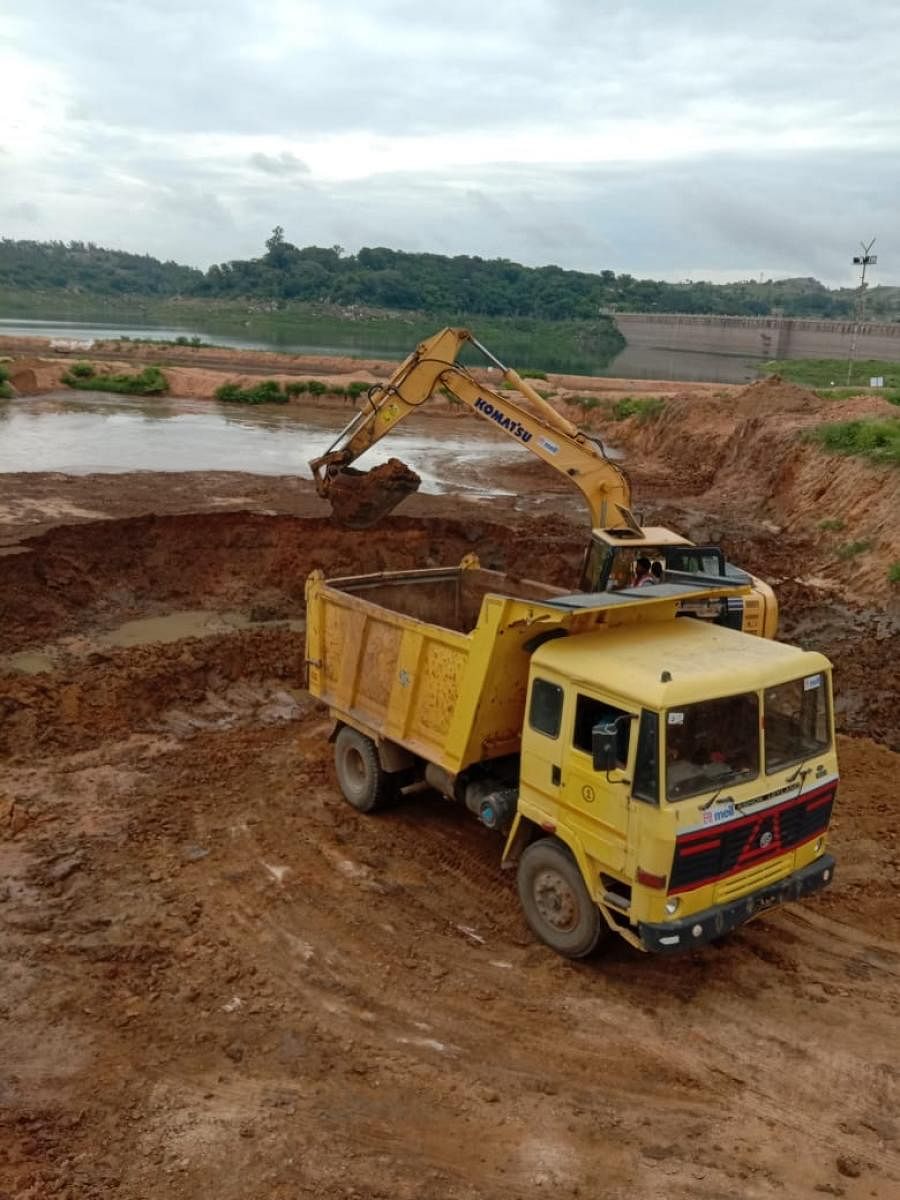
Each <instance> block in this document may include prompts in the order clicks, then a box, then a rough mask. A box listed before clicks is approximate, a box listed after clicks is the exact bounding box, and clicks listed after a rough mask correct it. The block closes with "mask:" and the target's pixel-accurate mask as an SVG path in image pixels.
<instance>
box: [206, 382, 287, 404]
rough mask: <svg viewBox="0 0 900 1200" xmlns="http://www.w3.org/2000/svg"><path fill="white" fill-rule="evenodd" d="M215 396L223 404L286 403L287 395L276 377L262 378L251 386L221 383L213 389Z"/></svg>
mask: <svg viewBox="0 0 900 1200" xmlns="http://www.w3.org/2000/svg"><path fill="white" fill-rule="evenodd" d="M214 394H215V397H216V399H217V400H221V401H222V403H223V404H287V402H288V396H287V394H286V392H283V391H282V390H281V384H280V383H279V382H278V380H277V379H263V380H261V381H260V382H259V383H255V384H253V386H252V387H241V386H240V385H239V384H237V383H223V384H222V386H221V387H217V388H216V390H215V393H214Z"/></svg>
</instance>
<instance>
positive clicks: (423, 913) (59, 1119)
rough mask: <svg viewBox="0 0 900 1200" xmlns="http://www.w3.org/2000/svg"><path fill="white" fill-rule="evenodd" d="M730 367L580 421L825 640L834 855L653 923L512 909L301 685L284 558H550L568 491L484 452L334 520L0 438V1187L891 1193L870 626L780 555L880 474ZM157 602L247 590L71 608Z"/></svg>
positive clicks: (446, 1195)
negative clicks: (486, 485)
mask: <svg viewBox="0 0 900 1200" xmlns="http://www.w3.org/2000/svg"><path fill="white" fill-rule="evenodd" d="M776 386H778V385H776ZM781 386H783V385H781ZM751 391H752V389H748V391H747V392H745V393H743V395H741V394H736V395H735V396H734V397H733V398H732V401H731V402H729V401H726V400H722V399H720V400H717V401H714V400H713V399H711V398H709V397H707V398H705V399H704V398H703V397H701V396H699V395H695V396H694V397H693V399H692V400H689V399H688V398H687V397H684V399H683V400H680V399H679V400H673V401H672V402H671V403H670V405H669V407H668V408H667V410H666V413H665V414H664V415H663V417H662V418H661V419H660V421H659V422H658V423H657V424H655V425H645V426H640V425H639V424H638V423H637V422H636V421H629V422H623V423H622V425H621V432H622V438H621V443H622V445H624V446H625V447H626V448H627V449H628V451H629V468H630V469H631V470H632V474H633V477H634V484H635V492H636V496H637V497H638V499H639V500H640V501H641V502H642V503H643V505H644V510H645V512H644V515H645V519H646V520H647V521H648V522H651V521H652V522H659V523H665V524H669V525H671V526H672V527H674V528H676V529H679V530H680V531H683V532H686V533H688V534H689V535H691V536H694V537H695V538H698V539H699V540H705V539H715V540H718V541H721V542H722V543H723V544H724V546H725V548H726V550H727V551H728V553H729V556H730V557H731V558H732V559H733V561H736V562H739V563H741V564H742V565H744V566H746V567H747V568H749V569H750V570H753V571H754V572H756V573H758V574H760V575H763V576H764V577H766V578H769V579H771V580H773V581H774V582H775V586H776V590H777V591H778V595H779V600H780V602H781V605H782V612H783V626H782V628H783V631H784V634H785V635H786V636H787V637H789V638H792V639H795V640H799V641H801V642H802V643H803V644H807V645H811V646H815V647H817V648H819V649H822V650H824V651H825V653H827V654H828V655H829V656H830V657H831V658H832V660H833V661H834V662H835V664H836V689H837V693H838V697H839V712H838V720H839V725H840V728H841V730H842V736H841V738H840V747H839V751H840V758H841V770H842V784H841V793H840V799H839V805H838V810H837V815H836V819H835V824H834V838H833V848H834V851H835V854H836V856H837V858H838V861H839V868H838V873H837V876H836V879H835V883H834V886H833V887H832V889H831V890H830V891H828V892H827V893H825V894H823V895H822V896H821V897H817V898H815V899H812V900H809V901H807V902H804V903H803V904H801V905H792V906H789V907H788V908H787V909H785V910H783V911H779V912H776V913H774V914H772V915H770V916H768V917H765V918H762V919H760V920H758V921H756V922H755V923H753V924H751V925H749V926H746V927H745V928H744V929H743V930H741V931H740V932H739V933H737V934H735V935H733V936H732V937H730V938H729V939H727V940H725V941H723V942H722V943H720V944H718V945H715V946H711V947H708V948H705V949H703V950H700V951H697V952H695V953H693V954H691V955H689V956H687V957H683V958H677V959H666V960H661V959H653V958H650V957H649V956H641V955H639V954H637V953H636V952H632V951H631V950H630V949H629V948H628V947H626V946H624V944H623V945H621V946H615V947H613V948H612V949H611V950H609V951H606V952H604V954H603V955H602V956H599V957H597V958H595V959H593V960H590V961H587V962H584V963H579V964H571V963H566V962H564V961H562V960H560V959H557V958H555V957H554V956H553V955H552V954H551V953H550V952H549V951H545V950H544V949H543V948H541V947H539V946H537V945H535V944H534V942H533V940H532V939H531V937H530V936H529V934H528V932H527V930H526V928H525V926H524V923H523V921H522V919H521V917H520V915H519V908H518V904H517V901H516V896H515V886H514V882H513V881H511V880H510V879H509V877H508V876H506V875H505V874H503V873H502V872H500V871H499V869H498V855H499V844H498V841H497V840H496V839H495V836H494V835H492V834H491V833H490V832H488V831H487V830H485V829H483V828H482V827H481V826H479V825H478V824H477V823H476V822H475V821H474V820H473V819H472V818H471V817H470V816H469V815H468V814H466V813H464V812H460V811H459V810H457V809H456V808H455V807H452V806H450V805H448V804H445V803H444V802H441V801H438V800H437V799H435V798H433V797H430V796H428V795H424V796H420V797H417V798H415V799H408V800H406V801H404V802H402V803H400V804H398V805H397V806H396V807H394V808H392V809H390V810H388V811H387V812H385V813H383V814H382V815H380V816H378V817H376V818H363V817H360V816H359V815H358V814H356V813H355V812H353V811H352V810H351V809H350V808H349V807H348V806H347V805H346V804H345V803H344V801H343V800H342V799H341V798H340V797H339V795H338V792H337V789H336V786H335V783H334V778H333V773H332V769H331V747H330V746H329V745H328V742H327V735H328V732H329V729H330V726H329V722H328V718H327V713H326V712H324V711H323V710H322V709H321V708H320V707H319V706H318V705H317V704H316V703H315V702H314V701H313V700H312V699H311V698H310V697H309V695H308V694H307V693H306V692H305V691H304V688H303V655H304V647H303V633H302V620H303V616H304V609H303V589H304V581H305V578H306V575H307V574H308V572H309V571H310V570H312V569H314V568H321V569H323V570H324V571H325V572H326V573H327V574H349V573H357V572H365V571H378V570H386V569H396V568H405V567H421V566H432V565H433V566H437V565H443V564H446V563H452V562H456V561H458V560H459V559H460V558H461V557H463V556H464V555H465V554H467V553H470V552H472V551H475V552H476V553H477V554H478V555H479V556H480V558H481V560H482V562H483V563H484V565H486V566H489V567H493V568H498V569H505V570H510V571H514V572H516V573H518V574H519V575H522V576H532V577H535V578H539V579H544V580H547V581H548V582H552V583H557V584H562V585H564V586H565V585H569V584H574V582H575V579H576V578H577V573H578V568H579V564H580V559H581V554H582V550H583V546H584V539H585V534H586V530H585V527H584V524H583V516H582V514H581V512H580V509H579V507H578V502H577V499H576V500H575V501H571V500H570V498H569V496H568V495H565V496H563V495H562V494H561V493H556V492H555V491H553V485H552V484H551V485H550V486H549V487H544V484H543V481H542V477H541V476H540V475H539V474H532V473H531V472H530V471H529V470H528V469H527V468H526V467H525V466H524V465H523V468H522V470H521V471H519V470H516V471H515V472H514V473H512V472H511V473H510V474H509V476H508V477H507V475H506V474H504V476H503V477H502V478H498V479H497V484H498V486H502V487H506V488H509V489H511V490H513V491H514V492H515V493H516V494H515V495H514V496H511V497H503V498H500V497H498V498H494V499H492V500H491V501H490V503H489V504H487V505H486V504H483V503H481V504H479V503H477V502H468V503H466V502H464V501H461V500H459V499H458V498H455V497H448V496H445V497H432V496H421V495H415V496H413V497H411V498H409V499H407V500H406V501H405V502H404V505H403V508H402V510H401V512H400V514H399V515H393V516H391V517H389V518H388V519H386V520H385V521H384V522H383V523H382V524H380V525H378V526H377V527H375V528H373V529H370V530H367V531H366V532H364V533H359V532H353V531H350V530H346V529H343V528H340V527H338V526H336V525H335V524H334V523H333V522H332V521H331V520H330V519H329V517H328V515H327V513H328V510H327V506H326V505H325V504H324V502H322V501H320V500H319V499H318V497H316V496H315V493H314V491H313V489H312V485H311V484H309V483H307V482H304V481H301V480H296V479H277V478H275V479H273V478H265V479H262V478H257V477H253V476H247V475H229V474H225V473H222V474H203V475H196V474H195V475H190V474H187V475H180V476H174V475H166V476H159V475H154V474H152V473H141V474H137V475H133V476H121V475H120V476H87V477H82V478H79V479H74V478H67V477H64V476H47V475H38V474H23V475H17V476H5V477H0V656H5V657H3V658H0V764H2V775H0V864H2V871H0V971H2V972H3V978H4V987H3V989H2V994H0V1016H2V1019H3V1024H2V1029H3V1034H2V1051H0V1197H6V1196H8V1197H10V1198H13V1197H14V1198H15V1200H19V1197H22V1198H23V1200H24V1198H25V1197H28V1198H34V1200H38V1198H40V1200H43V1197H45V1196H46V1197H66V1198H67V1200H83V1198H84V1200H101V1198H102V1200H115V1198H121V1200H157V1198H158V1200H162V1198H163V1197H165V1198H166V1200H169V1198H170V1197H171V1198H176V1200H177V1198H180V1197H184V1198H185V1200H187V1198H190V1200H194V1198H195V1197H200V1196H215V1197H217V1198H218V1200H244V1198H245V1197H247V1196H254V1197H256V1196H259V1197H266V1198H269V1197H271V1198H272V1200H295V1198H297V1197H321V1198H328V1200H330V1198H331V1197H356V1198H357V1200H369V1198H370V1197H383V1198H385V1200H388V1198H390V1200H420V1198H423V1200H495V1198H496V1200H500V1198H501V1197H502V1198H503V1200H520V1198H521V1200H525V1198H528V1200H531V1198H532V1197H536V1196H540V1195H550V1194H553V1195H559V1196H572V1197H579V1196H580V1197H587V1196H591V1197H594V1196H596V1197H601V1196H602V1197H608V1198H609V1200H615V1198H618V1200H625V1198H628V1200H632V1198H635V1200H643V1198H644V1197H656V1196H665V1197H671V1198H673V1200H681V1198H684V1200H687V1198H688V1197H690V1198H691V1200H718V1198H720V1197H731V1196H740V1197H744V1196H746V1197H755V1198H759V1200H768V1198H769V1197H776V1196H791V1197H793V1196H798V1197H801V1196H802V1197H815V1196H818V1195H823V1194H825V1195H834V1196H845V1197H847V1198H848V1200H863V1198H871V1197H874V1198H875V1200H887V1198H888V1197H893V1196H894V1195H896V1194H897V1192H898V1189H900V1144H898V1138H900V1126H898V1123H897V1117H896V1113H897V1111H898V1105H897V1101H898V1095H897V1092H898V1086H897V1085H898V1070H897V1066H896V1062H895V1058H896V1055H895V1054H894V1052H893V1047H894V1045H895V1043H896V1038H897V1016H898V1003H897V995H898V993H897V975H898V970H900V905H898V902H897V884H898V881H900V879H898V876H900V849H898V827H900V818H898V808H897V803H896V777H897V772H898V768H900V753H898V751H900V705H898V696H897V682H896V669H895V664H896V662H897V661H898V657H900V629H898V622H897V619H896V617H895V616H894V615H893V614H892V612H891V611H890V608H889V606H888V601H887V596H886V595H882V594H880V593H876V589H874V587H873V589H872V590H871V593H870V595H869V596H868V597H867V598H866V602H865V603H864V604H863V603H861V602H860V599H859V597H857V598H856V599H855V600H854V599H852V598H850V599H848V597H847V596H846V595H845V594H844V590H845V589H844V585H845V577H844V575H843V571H844V566H843V564H842V563H840V562H839V561H838V562H837V564H836V565H833V566H828V565H827V564H826V566H825V567H823V568H822V574H817V572H818V571H819V569H820V564H822V563H823V562H824V560H825V556H826V555H827V553H828V546H829V545H830V544H831V543H830V542H829V538H831V537H832V536H833V535H827V536H826V535H825V534H823V533H822V532H821V531H820V530H819V529H818V528H817V520H818V519H819V518H820V517H821V516H823V515H831V504H832V503H834V504H835V505H836V506H839V511H840V513H841V514H843V515H846V518H847V522H848V524H847V530H846V531H845V532H842V533H841V534H840V535H839V536H840V537H841V538H842V539H843V538H849V537H851V536H854V533H855V530H856V529H857V528H861V527H862V523H863V522H865V523H868V524H870V525H871V527H872V528H873V529H877V530H879V532H878V534H877V537H878V539H879V540H878V543H877V544H878V545H879V546H881V539H885V540H886V541H887V542H889V538H890V536H891V535H890V529H889V520H888V509H889V505H890V502H891V495H892V493H890V486H891V485H890V481H889V480H888V479H887V478H886V477H883V476H882V475H880V474H879V473H877V472H873V471H872V470H871V469H870V468H867V467H866V466H865V464H861V463H852V462H851V461H850V460H839V461H837V462H835V460H831V459H827V460H826V459H824V458H823V456H821V455H820V454H819V452H818V451H817V450H816V449H815V448H814V447H812V446H809V445H807V444H805V443H802V442H798V441H797V440H796V434H797V433H798V431H802V430H803V428H804V427H805V425H804V422H808V421H809V420H811V419H812V416H811V415H810V414H811V413H813V412H814V413H815V414H816V419H820V416H821V411H822V410H821V409H819V408H818V407H816V408H810V407H807V405H806V401H804V400H803V398H802V397H800V398H798V397H796V396H793V397H791V396H790V395H783V396H782V399H783V400H784V401H785V404H784V407H783V408H782V407H779V405H780V401H779V400H778V398H777V397H775V398H774V399H773V395H772V392H771V390H770V391H767V392H765V393H763V394H759V393H757V395H756V396H755V397H754V396H752V395H750V396H748V393H749V392H751ZM750 401H753V403H754V404H755V405H757V407H753V405H751V404H750ZM729 405H731V406H729ZM763 409H765V410H766V411H765V413H764V412H763V411H762V410H763ZM825 419H831V418H830V415H829V416H826V417H825ZM619 428H620V427H617V429H616V434H617V435H618V433H619ZM738 439H739V440H738ZM676 448H677V452H676ZM686 448H690V458H689V460H687V461H686V460H685V456H686ZM739 449H740V450H741V453H738V450H739ZM742 463H743V464H744V467H743V468H742V467H741V464H742ZM845 467H846V473H843V472H844V471H845ZM851 468H853V470H855V471H856V472H857V474H856V476H855V477H854V475H853V473H852V471H851ZM741 469H743V470H744V472H745V485H744V487H743V488H741V487H738V486H734V487H732V486H731V479H730V476H731V475H732V474H733V473H735V472H738V471H739V470H741ZM854 478H855V484H854ZM823 481H824V487H825V490H824V491H823V492H821V493H820V494H819V496H818V499H816V497H815V489H816V488H817V487H821V486H823ZM536 489H540V490H536ZM772 489H774V491H773V490H772ZM885 497H886V498H885ZM896 511H897V509H896V508H895V510H894V512H895V515H896ZM879 522H883V525H880V524H879ZM882 530H883V532H882ZM879 553H880V551H879ZM897 557H900V554H898V555H897ZM195 609H204V610H208V611H209V612H210V613H224V612H226V611H232V610H239V611H241V612H243V613H245V614H247V616H248V619H249V622H250V623H249V626H248V627H246V628H239V629H238V628H236V629H234V630H233V631H231V632H222V631H221V629H218V628H217V629H216V630H215V631H214V632H211V633H210V634H209V635H208V636H191V637H184V638H181V639H180V640H177V641H174V642H170V643H167V644H163V643H161V642H156V641H154V642H149V643H147V644H138V645H134V646H119V647H114V648H110V646H109V645H108V644H107V643H106V642H105V641H104V637H103V635H104V631H108V630H110V629H112V628H115V627H118V626H120V625H121V624H122V623H123V622H128V621H133V620H135V619H137V618H146V617H161V616H164V615H165V614H172V613H178V612H181V611H184V610H195ZM23 654H24V655H26V656H28V655H33V656H35V657H36V658H46V660H47V664H48V665H49V667H50V669H48V670H45V671H42V672H40V673H38V674H33V675H27V674H23V673H22V672H21V670H16V669H14V668H15V666H16V665H17V663H20V662H21V660H18V659H14V658H11V657H10V656H13V655H23ZM850 734H853V735H855V736H848V735H850Z"/></svg>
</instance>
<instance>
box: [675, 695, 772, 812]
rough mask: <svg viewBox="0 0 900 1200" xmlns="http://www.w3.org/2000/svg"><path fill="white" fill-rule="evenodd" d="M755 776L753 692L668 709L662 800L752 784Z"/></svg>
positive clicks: (756, 742) (756, 728)
mask: <svg viewBox="0 0 900 1200" xmlns="http://www.w3.org/2000/svg"><path fill="white" fill-rule="evenodd" d="M758 774H759V701H758V699H757V696H756V693H755V692H744V693H742V694H741V695H738V696H724V697H722V698H721V699H719V700H704V701H702V702H701V703H699V704H685V705H683V706H681V707H680V708H670V709H669V711H668V712H667V713H666V797H667V799H669V800H683V799H685V798H686V797H687V796H696V795H697V794H698V793H699V792H708V791H716V790H718V789H720V788H723V787H726V786H728V785H729V784H732V783H737V782H741V783H743V782H744V781H745V780H748V779H755V778H756V777H757V775H758Z"/></svg>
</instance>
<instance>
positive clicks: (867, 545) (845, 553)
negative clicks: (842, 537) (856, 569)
mask: <svg viewBox="0 0 900 1200" xmlns="http://www.w3.org/2000/svg"><path fill="white" fill-rule="evenodd" d="M871 549H872V543H871V541H869V540H868V538H864V539H863V540H862V541H859V542H847V544H846V545H844V546H841V547H840V548H839V549H838V552H837V556H838V558H840V559H843V560H845V561H846V560H847V559H848V558H856V556H857V554H865V552H866V551H867V550H871Z"/></svg>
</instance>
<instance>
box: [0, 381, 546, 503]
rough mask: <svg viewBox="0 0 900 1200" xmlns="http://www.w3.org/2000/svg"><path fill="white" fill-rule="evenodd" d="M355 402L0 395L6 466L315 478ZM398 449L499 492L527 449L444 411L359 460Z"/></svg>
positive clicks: (423, 464) (440, 479)
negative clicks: (263, 404) (341, 408)
mask: <svg viewBox="0 0 900 1200" xmlns="http://www.w3.org/2000/svg"><path fill="white" fill-rule="evenodd" d="M352 412H353V410H352V409H351V408H349V407H348V409H347V412H346V414H344V413H341V412H337V413H325V412H321V413H318V412H314V411H307V412H304V411H302V410H300V409H298V408H297V407H294V406H291V407H288V408H285V409H268V410H267V411H265V412H260V411H259V410H255V409H241V410H239V411H233V410H230V409H229V410H226V409H225V408H224V407H223V406H219V405H217V404H215V403H214V402H211V401H203V400H179V399H171V398H167V399H162V400H148V399H145V398H141V397H110V396H108V395H104V394H103V393H100V392H78V393H72V392H70V391H64V392H50V393H48V394H47V395H44V396H36V397H33V398H31V399H18V400H10V401H6V402H2V403H0V472H6V471H60V472H64V473H66V474H69V475H86V474H90V473H93V472H101V473H109V474H115V473H118V472H124V471H141V470H144V471H248V472H250V473H252V474H255V475H297V476H300V477H301V478H304V479H310V478H311V477H312V476H311V474H310V471H309V467H308V466H307V463H308V461H309V460H310V459H311V458H315V457H317V456H318V455H320V454H322V453H323V452H324V451H325V450H327V449H328V448H329V446H331V444H332V443H333V442H334V440H335V438H336V437H337V435H338V432H339V431H340V429H341V427H342V426H343V425H344V424H345V423H346V421H347V420H349V418H350V416H351V415H352ZM412 421H413V422H415V418H412ZM464 426H465V428H463V427H464ZM390 457H397V458H402V459H403V460H404V462H406V463H408V464H409V466H410V467H412V469H413V470H414V471H416V472H417V473H418V474H419V475H420V476H421V478H422V488H421V490H422V491H424V492H432V493H439V492H443V491H446V490H448V489H452V490H453V491H454V492H458V491H463V492H469V493H475V494H482V493H485V492H488V491H490V493H491V494H493V495H498V494H503V495H509V494H511V493H509V492H500V491H499V489H497V488H496V487H495V486H493V477H494V470H493V467H494V465H495V464H496V463H498V462H517V461H518V462H521V461H523V459H525V456H524V455H523V453H522V450H521V448H519V447H516V446H514V445H511V444H510V443H509V441H508V440H507V439H505V438H501V439H499V440H498V438H497V435H495V434H493V433H492V431H491V430H488V429H481V428H478V429H475V428H473V426H472V423H471V422H468V421H455V420H452V419H442V418H440V417H426V418H422V419H420V420H419V422H418V423H417V424H411V425H408V426H407V427H405V428H404V429H402V430H396V431H394V432H393V433H392V434H391V436H390V437H389V438H386V439H385V440H384V441H383V442H381V443H380V444H379V445H378V446H376V447H375V448H373V449H372V450H370V451H368V452H367V453H366V454H364V455H362V456H361V457H360V458H359V460H358V461H357V464H356V465H357V466H359V467H360V468H361V469H363V470H366V469H368V468H370V467H373V466H375V465H377V464H378V463H380V462H384V461H385V459H387V458H390ZM526 461H527V460H526ZM482 479H483V480H484V482H483V483H482V482H481V480H482Z"/></svg>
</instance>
